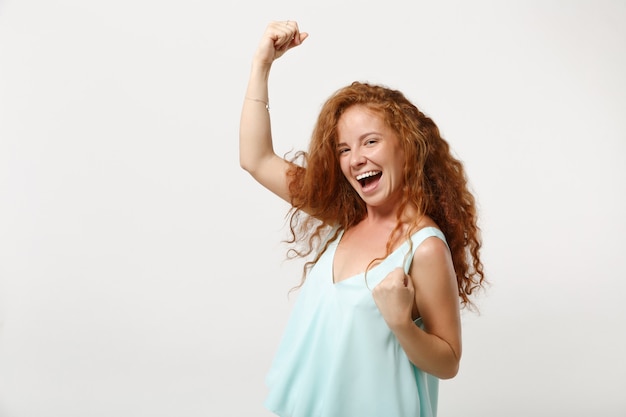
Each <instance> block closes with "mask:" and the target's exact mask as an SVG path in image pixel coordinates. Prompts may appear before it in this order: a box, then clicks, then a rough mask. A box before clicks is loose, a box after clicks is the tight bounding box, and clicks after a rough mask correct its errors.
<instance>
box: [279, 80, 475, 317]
mask: <svg viewBox="0 0 626 417" xmlns="http://www.w3.org/2000/svg"><path fill="white" fill-rule="evenodd" d="M354 105H362V106H365V107H367V108H369V109H370V110H372V111H374V112H376V113H378V114H380V115H381V116H382V118H383V120H384V122H385V123H386V124H387V125H388V126H389V127H390V128H391V129H392V130H393V131H394V132H395V133H396V134H397V136H398V138H399V139H400V142H401V146H402V147H403V148H404V152H405V156H406V159H405V162H404V169H403V172H404V185H403V197H402V201H401V203H400V206H399V208H398V213H397V216H398V223H397V225H396V227H395V229H394V232H393V233H392V234H391V235H392V236H394V235H397V233H399V232H400V231H401V230H406V232H405V233H406V237H407V238H409V237H410V235H411V234H412V233H414V232H415V231H416V230H417V227H418V222H419V220H420V217H421V215H427V216H429V217H430V218H432V219H433V221H435V223H436V224H437V225H438V226H439V228H440V229H441V231H442V232H443V233H444V235H445V236H446V240H447V242H448V246H449V248H450V252H451V254H452V261H453V263H454V269H455V272H456V278H457V284H458V289H459V297H460V299H461V304H462V305H468V304H469V305H471V304H472V303H471V301H470V295H471V294H472V292H473V291H474V290H476V289H477V288H479V287H481V286H482V285H483V282H484V280H485V276H484V271H483V265H482V263H481V261H480V248H481V245H482V241H481V238H480V229H479V227H478V226H477V210H476V202H475V199H474V196H473V195H472V193H471V192H470V191H469V189H468V184H467V178H466V175H465V171H464V168H463V164H462V163H461V162H460V161H459V160H458V159H456V158H455V157H454V156H453V155H452V154H451V152H450V146H449V144H448V143H447V142H446V141H445V140H444V139H443V138H442V137H441V135H440V133H439V129H438V128H437V126H436V125H435V123H434V122H433V120H432V119H430V118H429V117H427V116H425V115H424V113H422V112H421V111H420V110H419V109H418V108H417V107H416V106H415V105H413V104H412V103H411V102H410V101H409V100H408V99H407V98H406V97H405V96H404V95H403V94H402V93H401V92H400V91H397V90H393V89H389V88H387V87H384V86H380V85H371V84H368V83H361V82H354V83H352V84H351V85H349V86H346V87H344V88H342V89H340V90H338V91H336V92H335V94H333V95H332V96H331V97H330V98H329V99H328V100H327V101H326V103H325V104H324V106H323V107H322V110H321V112H320V114H319V117H318V120H317V124H316V125H315V128H314V130H313V135H312V138H311V142H310V146H309V150H308V152H303V151H301V152H298V153H296V154H295V156H294V157H293V158H292V159H291V162H293V164H292V167H291V169H290V170H289V172H288V175H289V191H290V194H291V204H292V208H291V210H290V211H289V214H288V219H289V229H290V233H291V237H290V238H289V239H287V242H288V243H292V244H294V243H296V244H300V245H299V246H300V249H298V248H293V249H291V250H290V251H289V256H290V257H307V256H308V255H310V254H311V253H313V252H314V251H315V250H316V249H318V250H316V256H314V259H313V260H311V261H309V262H306V264H305V270H304V274H303V280H304V279H305V276H306V272H307V271H308V269H309V268H310V267H311V266H312V265H313V264H314V263H315V262H316V261H317V260H318V259H319V257H320V256H321V254H322V252H323V251H324V250H325V249H326V247H327V245H328V243H329V242H331V241H333V240H334V239H336V238H337V236H338V233H339V230H341V229H343V230H347V229H349V228H350V227H352V226H354V225H356V224H357V223H359V222H360V221H361V220H363V219H364V218H365V216H366V215H367V208H366V206H365V203H364V202H363V200H362V199H361V198H360V197H359V195H358V194H357V192H356V191H355V190H354V189H353V188H352V186H351V185H350V183H349V182H348V180H347V179H346V178H345V176H344V175H343V173H342V171H341V168H340V166H339V159H338V154H337V123H338V121H339V119H340V117H341V115H342V114H343V113H344V112H345V111H346V109H348V108H349V107H351V106H354ZM409 205H412V206H414V207H417V209H418V214H419V215H418V216H417V217H416V218H415V219H414V221H412V222H411V224H409V225H408V226H409V227H408V228H406V227H403V223H402V222H401V221H400V216H401V214H402V213H403V211H404V209H405V208H406V207H407V206H409ZM305 211H306V212H305ZM333 226H335V227H337V229H336V232H335V234H334V235H333V236H331V238H330V239H329V240H328V241H326V244H325V245H323V247H321V248H320V247H319V246H320V245H321V242H322V239H323V236H324V235H325V234H326V233H328V231H329V229H330V228H331V227H333ZM391 244H392V242H391V238H390V241H389V242H388V244H387V255H389V254H390V253H391V250H392V247H391Z"/></svg>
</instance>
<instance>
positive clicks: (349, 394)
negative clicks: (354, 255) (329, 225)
mask: <svg viewBox="0 0 626 417" xmlns="http://www.w3.org/2000/svg"><path fill="white" fill-rule="evenodd" d="M342 234H343V232H340V235H339V237H338V238H337V239H335V240H334V241H333V242H331V243H330V245H329V246H328V248H327V249H326V251H325V252H324V254H323V255H322V256H321V257H320V259H319V260H318V262H317V264H316V265H315V266H314V267H313V268H312V269H311V271H310V273H309V275H308V277H307V279H306V281H305V283H304V285H303V286H302V288H301V289H300V293H299V294H298V299H297V300H296V302H295V304H294V307H293V310H292V313H291V316H290V318H289V321H288V323H287V327H286V330H285V333H284V335H283V337H282V340H281V343H280V345H279V348H278V350H277V352H276V355H275V357H274V361H273V363H272V366H271V368H270V370H269V372H268V374H267V379H266V382H267V385H268V387H269V395H268V397H267V399H266V401H265V406H266V407H267V408H268V409H269V410H270V411H272V412H274V413H276V414H277V415H279V416H281V417H418V416H419V417H435V416H436V414H437V395H438V386H439V380H438V379H437V378H436V377H434V376H432V375H429V374H427V373H425V372H422V371H421V370H420V369H418V368H416V367H415V366H414V365H413V364H412V363H411V362H410V361H409V359H408V358H407V356H406V354H405V353H404V350H403V349H402V348H401V346H400V343H399V342H398V340H397V339H396V337H395V335H394V334H393V333H392V332H391V330H390V329H389V327H388V326H387V324H386V323H385V320H384V319H383V317H382V315H381V314H380V312H379V310H378V307H377V306H376V304H375V302H374V299H373V297H372V293H371V290H370V289H371V288H374V287H375V286H376V285H377V284H378V283H379V282H380V281H382V280H383V279H384V278H385V276H387V274H388V273H389V272H391V271H392V270H393V269H394V268H396V267H399V266H403V267H404V269H405V271H406V272H408V270H409V267H410V265H411V261H412V259H413V253H414V251H415V249H416V248H417V247H418V246H419V245H420V244H421V243H422V242H423V241H424V240H425V239H427V238H429V237H438V238H440V239H442V240H443V241H444V242H445V237H444V235H443V233H442V232H441V231H440V230H439V229H436V228H433V227H427V228H424V229H421V230H419V231H417V232H416V233H415V234H414V235H413V236H412V237H411V241H412V248H411V244H410V242H409V241H406V242H405V243H404V244H403V245H401V246H400V247H399V248H397V249H396V250H395V251H394V252H392V253H391V254H390V255H389V256H388V257H387V258H385V259H384V260H383V261H382V262H381V263H379V264H377V265H376V266H375V267H373V268H372V269H370V270H369V271H368V272H367V277H365V276H364V274H363V273H361V274H359V275H355V276H353V277H350V278H348V279H346V280H343V281H340V282H338V283H334V282H333V278H332V277H333V273H332V266H333V258H334V255H335V251H336V249H337V245H338V243H339V241H340V239H341V236H342ZM365 278H367V285H366V282H365ZM416 325H418V326H422V323H421V321H420V319H418V320H416Z"/></svg>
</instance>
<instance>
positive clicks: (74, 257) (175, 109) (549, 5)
mask: <svg viewBox="0 0 626 417" xmlns="http://www.w3.org/2000/svg"><path fill="white" fill-rule="evenodd" d="M295 3H298V4H295ZM273 19H276V20H287V19H290V20H297V21H298V22H299V24H300V27H301V29H302V30H305V31H309V32H310V35H311V36H310V38H309V39H308V40H307V41H306V42H305V44H304V45H303V46H302V47H301V48H298V49H297V50H294V51H292V52H290V53H289V54H288V55H286V56H285V57H284V58H283V59H281V61H280V62H278V63H276V65H275V68H274V72H273V74H272V78H271V85H270V87H271V114H272V118H273V121H274V123H275V128H274V133H275V142H276V148H277V151H278V152H280V153H284V152H286V151H289V150H291V149H300V148H303V147H304V146H306V143H307V140H308V136H309V133H310V131H311V128H312V126H313V123H314V120H315V116H316V113H317V111H318V110H319V107H320V106H321V104H322V102H323V101H324V100H325V99H326V98H327V97H328V95H329V94H330V93H331V92H333V91H334V90H335V89H337V88H339V87H341V86H343V85H345V84H347V83H349V82H351V81H353V80H365V81H372V82H380V83H384V84H387V85H389V86H392V87H394V88H399V89H400V90H402V91H404V92H405V93H406V94H407V96H409V97H410V98H411V99H413V100H414V102H415V103H416V104H418V106H420V107H422V109H423V110H424V111H425V112H426V113H427V114H430V115H431V116H432V117H433V118H434V119H435V121H436V122H437V123H438V124H439V126H440V128H441V130H442V132H443V134H444V136H445V137H446V138H447V139H448V140H449V142H450V143H451V145H452V146H453V148H454V150H455V152H456V153H457V154H458V155H459V157H460V158H461V159H462V160H463V161H465V164H466V168H467V170H468V173H469V176H470V179H471V182H472V186H473V188H474V190H475V192H476V195H477V198H478V200H479V202H480V210H481V216H482V217H481V225H482V228H483V230H484V251H483V256H484V262H485V265H486V268H487V272H488V278H489V279H490V281H491V283H492V286H491V287H490V288H489V290H488V291H487V292H486V293H484V295H482V296H481V297H480V298H479V300H478V302H479V306H480V308H481V313H482V314H481V315H480V316H478V315H476V314H473V313H466V314H465V315H464V348H465V350H464V358H463V362H462V369H461V372H460V374H459V375H458V376H457V377H456V378H455V379H453V380H449V381H443V382H442V384H441V397H440V410H441V411H440V417H450V416H468V417H474V416H475V417H492V416H493V417H501V416H507V417H517V416H520V417H521V416H528V415H533V416H554V415H567V416H588V415H602V416H615V417H617V416H624V415H626V397H625V396H624V395H623V393H622V391H623V389H622V388H623V383H624V382H623V381H624V378H625V377H626V361H624V359H623V356H624V352H625V351H626V342H625V340H624V327H625V325H626V306H625V305H626V303H624V293H625V292H626V283H625V281H626V273H625V272H624V268H623V260H624V259H625V258H624V256H625V255H624V250H625V249H626V245H625V244H624V239H623V236H624V235H625V233H626V221H625V220H624V215H625V214H626V200H625V195H624V194H625V190H626V118H625V117H624V111H625V110H626V77H624V74H626V45H625V40H626V25H624V21H625V19H626V4H625V3H624V2H622V1H617V0H616V1H608V0H604V1H595V0H594V1H566V0H563V1H539V0H537V1H508V2H507V1H495V0H492V1H474V2H464V1H454V2H450V1H443V2H432V1H405V2H401V1H398V0H390V1H385V2H379V1H376V2H374V1H362V0H359V1H357V0H350V1H344V2H338V1H331V0H318V1H310V2H292V1H286V0H285V1H265V2H257V1H252V0H247V1H233V2H228V3H223V4H218V3H216V2H208V1H204V2H200V1H194V0H179V1H176V2H174V1H170V2H165V1H148V0H124V1H121V0H111V1H108V2H85V1H80V0H73V1H72V0H59V1H43V0H39V1H37V0H21V1H17V0H5V1H3V2H1V3H0V297H1V298H0V320H1V321H0V415H1V416H2V417H31V416H37V417H39V416H42V417H57V416H59V417H61V416H62V417H79V416H80V417H85V416H107V417H108V416H129V417H130V416H132V417H137V416H151V417H158V416H174V415H176V416H185V417H193V416H221V417H222V416H237V417H239V416H253V415H254V416H268V415H269V414H268V413H267V412H266V411H265V410H264V409H263V407H262V402H263V398H264V396H265V387H264V382H263V379H264V376H265V372H266V370H267V368H268V366H269V362H270V360H271V358H272V355H273V352H274V349H275V347H276V345H277V343H278V339H279V337H280V334H281V332H282V326H283V325H284V323H285V321H286V318H287V315H288V312H289V308H290V305H291V304H290V303H291V302H292V301H293V298H292V299H291V300H288V299H287V292H288V290H289V288H291V287H292V286H293V285H294V284H296V283H297V282H298V279H299V273H300V266H301V265H300V264H299V263H297V262H296V263H293V262H283V259H284V252H285V250H286V248H287V247H286V246H284V245H282V244H281V243H280V241H281V239H282V238H284V237H285V236H286V229H285V227H284V215H285V213H286V209H287V207H286V206H285V205H283V204H282V203H281V202H280V201H277V199H276V198H275V197H273V196H272V195H270V194H269V193H267V192H265V190H263V189H261V188H260V186H258V185H257V184H256V183H254V182H253V181H252V179H251V178H250V177H249V176H248V175H247V174H245V173H244V172H243V171H242V170H241V169H240V168H239V166H238V157H237V132H238V118H239V110H240V105H241V102H242V97H243V93H244V89H245V84H246V81H247V75H248V69H249V63H250V59H251V56H252V53H253V51H254V49H255V47H256V45H257V42H258V40H259V39H260V36H261V34H262V32H263V30H264V28H265V25H266V24H267V22H269V21H270V20H273Z"/></svg>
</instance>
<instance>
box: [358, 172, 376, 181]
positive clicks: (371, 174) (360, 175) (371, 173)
mask: <svg viewBox="0 0 626 417" xmlns="http://www.w3.org/2000/svg"><path fill="white" fill-rule="evenodd" d="M379 173H380V171H367V172H364V173H362V174H359V175H357V176H356V179H357V181H360V180H362V179H363V178H367V177H373V176H374V175H377V174H379Z"/></svg>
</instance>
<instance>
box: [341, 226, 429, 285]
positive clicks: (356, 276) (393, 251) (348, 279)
mask: <svg viewBox="0 0 626 417" xmlns="http://www.w3.org/2000/svg"><path fill="white" fill-rule="evenodd" d="M420 230H422V229H420ZM344 231H345V230H343V229H342V230H341V231H340V232H339V235H338V236H337V239H336V240H335V242H334V243H333V253H332V257H331V262H330V283H331V285H332V286H333V287H335V286H337V285H341V284H342V283H344V282H347V281H354V280H355V279H356V278H358V277H362V276H364V275H365V271H363V272H359V273H357V274H354V275H351V276H349V277H346V278H344V279H342V280H341V281H335V255H336V254H337V248H338V247H339V242H341V239H342V238H343V233H344ZM418 232H419V230H418ZM416 233H417V232H416ZM411 238H413V236H411ZM408 243H409V239H407V240H405V241H404V242H403V243H402V244H401V245H400V246H398V247H397V248H395V249H394V250H392V251H391V252H390V253H389V255H387V256H386V257H385V258H383V260H381V261H380V262H379V263H377V264H376V265H374V266H373V267H372V268H370V269H369V270H368V271H367V272H368V273H369V272H372V271H374V270H375V269H377V268H379V267H380V266H382V265H383V264H384V263H385V262H387V261H388V260H389V259H390V258H391V257H392V256H393V255H394V254H395V253H396V252H398V251H399V250H400V249H402V248H404V247H405V246H406V245H407V244H408Z"/></svg>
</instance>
